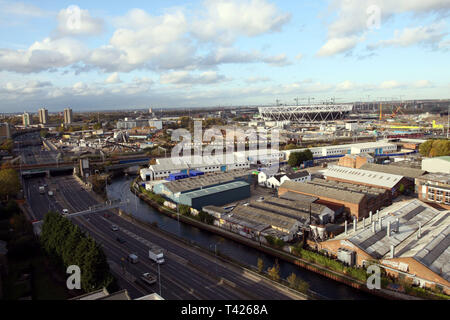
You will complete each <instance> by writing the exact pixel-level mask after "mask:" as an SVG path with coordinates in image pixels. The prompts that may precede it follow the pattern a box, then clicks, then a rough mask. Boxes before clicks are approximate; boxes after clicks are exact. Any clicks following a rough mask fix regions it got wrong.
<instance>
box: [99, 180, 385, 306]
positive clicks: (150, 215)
mask: <svg viewBox="0 0 450 320" xmlns="http://www.w3.org/2000/svg"><path fill="white" fill-rule="evenodd" d="M131 182H132V179H131V178H130V177H120V178H115V179H113V180H112V183H111V184H110V185H108V188H107V192H108V198H109V199H122V200H126V199H129V201H130V202H129V204H128V205H127V206H126V207H123V208H122V209H123V210H125V211H126V212H128V213H130V214H132V215H133V216H134V217H136V218H137V219H140V220H141V221H145V222H149V223H152V222H156V223H157V224H158V227H159V228H160V229H163V230H166V231H168V232H171V233H173V234H176V235H178V236H180V237H183V238H185V239H188V240H191V241H194V242H195V243H196V244H198V245H199V246H201V247H203V248H205V249H209V250H214V247H215V246H216V245H217V250H218V251H219V252H221V253H222V254H225V255H227V256H229V257H232V258H233V259H234V260H237V261H239V262H241V263H243V264H246V265H252V266H256V264H257V260H258V258H261V259H262V260H263V261H264V267H265V268H266V269H267V267H271V266H273V264H274V263H275V258H274V257H272V256H270V255H267V254H265V253H263V252H260V251H258V250H256V249H254V248H250V247H247V246H245V245H243V244H240V243H238V242H235V241H232V240H229V239H227V238H224V237H222V236H218V235H215V234H213V233H211V232H208V231H205V230H202V229H199V228H196V227H193V226H191V225H188V224H184V223H182V222H178V221H177V220H175V219H172V218H169V217H168V216H166V215H164V214H162V213H159V212H158V211H156V210H155V209H153V208H152V207H150V206H149V205H148V204H146V203H145V202H144V201H142V200H141V199H139V198H138V197H136V196H135V195H134V194H133V193H132V192H131V191H130V183H131ZM278 262H279V265H280V275H281V277H282V278H287V277H288V276H289V275H290V274H291V273H292V272H293V273H295V274H296V275H297V277H299V278H300V279H302V280H304V281H306V282H308V283H309V286H310V289H311V290H313V291H315V292H317V293H319V294H320V295H322V296H325V297H327V298H328V299H333V300H375V299H378V298H377V297H375V296H372V295H370V294H368V293H365V292H361V291H359V290H356V289H354V288H351V287H348V286H346V285H344V284H341V283H338V282H335V281H333V280H330V279H328V278H326V277H323V276H321V275H319V274H316V273H314V272H311V271H308V270H305V269H303V268H300V267H298V266H296V265H294V264H292V263H289V262H285V261H283V260H278Z"/></svg>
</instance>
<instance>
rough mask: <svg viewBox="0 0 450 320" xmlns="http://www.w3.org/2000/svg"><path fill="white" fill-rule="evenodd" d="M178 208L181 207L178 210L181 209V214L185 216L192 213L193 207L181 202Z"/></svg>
mask: <svg viewBox="0 0 450 320" xmlns="http://www.w3.org/2000/svg"><path fill="white" fill-rule="evenodd" d="M178 208H179V209H178V210H179V211H180V214H182V215H184V216H188V215H189V214H190V213H191V209H190V208H189V206H187V205H184V204H180V205H179V206H178Z"/></svg>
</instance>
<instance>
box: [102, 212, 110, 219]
mask: <svg viewBox="0 0 450 320" xmlns="http://www.w3.org/2000/svg"><path fill="white" fill-rule="evenodd" d="M103 216H104V217H105V218H109V217H111V215H110V214H109V213H104V214H103Z"/></svg>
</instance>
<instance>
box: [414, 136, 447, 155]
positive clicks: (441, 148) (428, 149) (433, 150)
mask: <svg viewBox="0 0 450 320" xmlns="http://www.w3.org/2000/svg"><path fill="white" fill-rule="evenodd" d="M419 152H420V154H421V155H422V156H424V157H430V158H433V157H441V156H450V140H448V139H431V140H427V141H426V142H424V143H422V144H421V145H420V146H419Z"/></svg>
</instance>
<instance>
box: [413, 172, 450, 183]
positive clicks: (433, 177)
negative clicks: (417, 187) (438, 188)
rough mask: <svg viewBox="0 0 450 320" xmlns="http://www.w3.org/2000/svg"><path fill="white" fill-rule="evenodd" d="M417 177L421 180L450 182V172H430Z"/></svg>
mask: <svg viewBox="0 0 450 320" xmlns="http://www.w3.org/2000/svg"><path fill="white" fill-rule="evenodd" d="M416 179H420V180H425V181H426V180H429V181H435V182H440V183H444V184H450V174H449V173H428V174H425V175H423V176H421V177H417V178H416Z"/></svg>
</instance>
